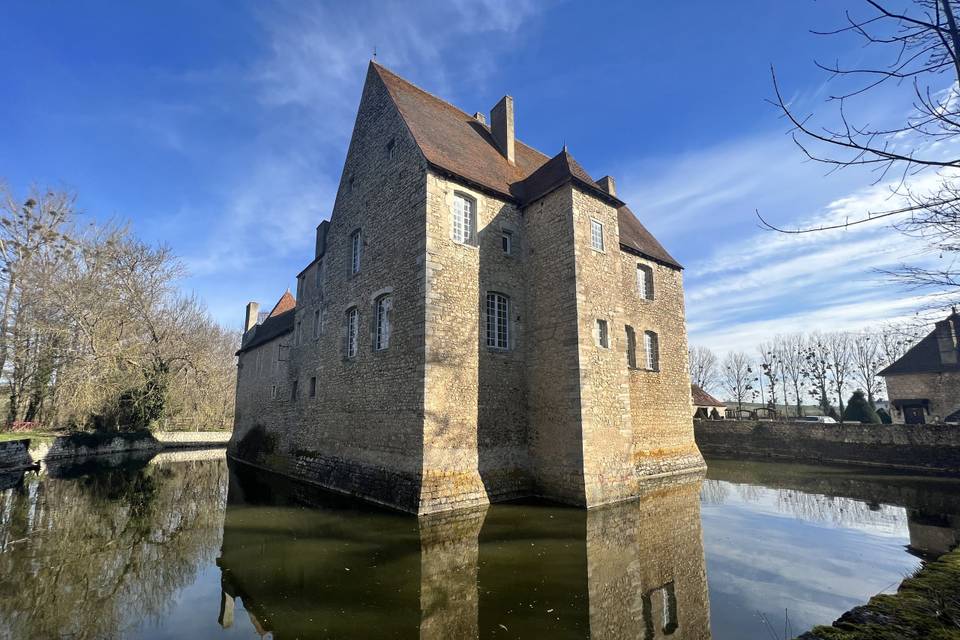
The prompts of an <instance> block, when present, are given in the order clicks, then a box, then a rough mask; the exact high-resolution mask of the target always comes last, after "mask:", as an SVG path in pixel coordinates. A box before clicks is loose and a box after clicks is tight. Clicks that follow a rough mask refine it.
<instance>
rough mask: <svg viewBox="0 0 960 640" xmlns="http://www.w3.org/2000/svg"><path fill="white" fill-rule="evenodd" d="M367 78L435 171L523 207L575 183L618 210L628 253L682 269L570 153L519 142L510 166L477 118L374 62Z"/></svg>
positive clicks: (621, 239)
mask: <svg viewBox="0 0 960 640" xmlns="http://www.w3.org/2000/svg"><path fill="white" fill-rule="evenodd" d="M368 75H375V76H376V77H378V78H379V79H380V80H381V81H382V82H383V84H384V86H385V87H386V89H387V92H388V93H389V94H390V97H391V98H392V99H393V102H394V104H395V105H396V106H397V110H398V111H399V112H400V115H401V117H402V118H403V120H404V122H405V123H406V125H407V128H409V130H410V133H411V134H412V135H413V138H414V140H415V141H416V143H417V145H418V146H419V147H420V150H421V152H422V153H423V155H424V158H425V159H426V160H427V162H428V163H430V165H431V166H433V167H434V168H436V169H439V170H441V171H445V172H449V173H451V174H453V175H455V176H458V177H460V178H461V179H464V180H466V181H467V182H470V183H473V184H476V185H478V186H479V187H481V188H484V189H487V190H490V191H493V192H494V193H496V194H499V195H501V196H505V197H506V198H508V199H511V200H514V201H516V202H518V203H520V204H521V205H522V204H524V203H527V202H530V201H532V200H533V199H536V198H539V197H542V196H544V195H546V194H547V193H549V192H550V191H551V190H553V189H556V188H558V187H559V186H561V185H563V184H566V183H567V182H570V181H573V182H575V183H576V184H577V185H578V186H580V187H581V188H583V189H586V190H588V191H590V192H592V193H593V194H594V195H597V196H598V197H601V198H603V199H605V200H608V201H609V202H611V203H612V204H613V205H614V206H616V207H617V216H618V219H619V223H620V244H621V245H622V246H623V247H624V248H626V249H627V250H629V251H632V252H634V253H638V254H640V255H642V256H646V257H649V258H651V259H653V260H655V261H657V262H661V263H663V264H666V265H667V266H670V267H673V268H677V269H682V268H683V267H681V266H680V264H679V263H678V262H677V261H676V260H674V258H673V257H672V256H671V255H670V254H669V253H668V252H667V250H666V249H664V248H663V245H661V244H660V243H659V242H657V240H656V239H655V238H654V237H653V235H652V234H651V233H650V232H649V231H647V229H646V227H644V226H643V225H642V224H641V223H640V221H639V220H638V219H637V218H636V216H634V215H633V212H632V211H630V209H629V208H627V206H626V205H624V204H623V202H621V201H620V200H618V199H617V198H615V197H613V196H611V195H609V194H607V193H606V192H605V191H603V190H602V189H600V188H599V187H598V186H597V185H596V183H595V182H594V180H593V178H591V177H590V175H589V174H588V173H587V172H586V171H584V170H583V167H581V166H580V165H579V164H578V163H577V162H576V160H574V159H573V157H572V156H571V155H570V154H569V153H568V152H567V150H566V148H564V149H563V151H561V152H560V153H559V154H557V155H556V156H554V157H553V158H548V157H547V156H546V155H544V154H543V153H541V152H539V151H537V150H536V149H533V148H532V147H529V146H527V145H525V144H524V143H522V142H520V141H519V140H517V141H516V143H515V149H516V158H515V160H516V163H515V164H510V163H509V162H508V161H507V159H506V158H505V157H504V156H503V154H502V153H501V152H500V150H499V148H498V147H497V145H496V143H495V142H494V140H493V137H492V136H491V134H490V127H488V126H487V125H485V124H483V123H481V122H479V121H478V120H477V119H476V118H474V117H473V116H471V115H469V114H468V113H466V112H465V111H461V110H460V109H457V108H456V107H454V106H453V105H452V104H450V103H448V102H445V101H443V100H441V99H440V98H438V97H436V96H434V95H432V94H430V93H428V92H426V91H424V90H423V89H421V88H419V87H417V86H415V85H413V84H411V83H410V82H408V81H406V80H404V79H403V78H401V77H400V76H398V75H396V74H394V73H393V72H391V71H388V70H387V69H385V68H384V67H382V66H380V65H379V64H377V63H375V62H371V63H370V71H369V72H368ZM368 80H369V78H368Z"/></svg>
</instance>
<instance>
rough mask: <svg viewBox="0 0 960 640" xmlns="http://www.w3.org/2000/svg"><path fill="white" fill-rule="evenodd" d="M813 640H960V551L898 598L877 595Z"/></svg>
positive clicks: (907, 583) (917, 577)
mask: <svg viewBox="0 0 960 640" xmlns="http://www.w3.org/2000/svg"><path fill="white" fill-rule="evenodd" d="M801 638H809V639H810V640H814V639H817V640H914V639H916V640H960V549H956V550H954V551H951V552H950V553H948V554H946V555H944V556H942V557H941V558H940V559H939V560H937V561H936V562H931V563H930V564H927V565H925V566H924V567H922V568H921V569H919V570H918V571H917V572H916V573H915V574H914V575H913V576H911V577H910V578H907V579H906V580H904V581H903V583H902V584H901V585H900V589H899V590H898V591H897V593H895V594H881V595H878V596H874V597H873V598H871V599H870V602H868V603H867V604H866V605H864V606H862V607H857V608H856V609H853V610H851V611H849V612H848V613H846V614H844V615H843V616H842V617H841V618H840V619H839V620H837V621H836V622H834V623H833V626H831V627H815V628H814V629H812V630H811V631H810V632H808V633H807V634H805V635H803V636H801Z"/></svg>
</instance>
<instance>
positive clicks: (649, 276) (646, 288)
mask: <svg viewBox="0 0 960 640" xmlns="http://www.w3.org/2000/svg"><path fill="white" fill-rule="evenodd" d="M640 274H643V276H642V279H641V275H640ZM637 294H638V295H639V296H640V299H641V300H647V301H652V300H653V299H654V297H655V296H656V287H655V285H654V269H653V267H651V266H650V265H648V264H644V263H643V262H638V263H637Z"/></svg>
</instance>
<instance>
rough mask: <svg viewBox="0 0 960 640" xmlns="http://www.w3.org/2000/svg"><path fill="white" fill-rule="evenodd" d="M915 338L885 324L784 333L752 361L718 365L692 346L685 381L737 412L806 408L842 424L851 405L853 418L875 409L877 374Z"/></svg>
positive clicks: (797, 412)
mask: <svg viewBox="0 0 960 640" xmlns="http://www.w3.org/2000/svg"><path fill="white" fill-rule="evenodd" d="M919 331H920V328H919V327H917V326H916V325H913V324H887V325H884V326H880V327H875V328H869V329H865V330H863V331H856V332H849V331H831V332H823V333H822V332H818V331H815V332H812V333H790V334H783V335H777V336H775V337H773V338H772V339H770V340H766V341H762V342H759V343H758V344H757V346H756V349H755V351H754V353H753V354H751V353H748V352H745V351H731V352H728V353H727V354H726V355H725V356H724V357H723V358H722V359H720V358H719V357H717V355H716V354H715V353H713V352H712V351H711V350H710V349H708V348H706V347H703V346H692V347H691V348H690V378H691V381H692V382H693V383H694V384H696V385H698V386H700V387H701V388H702V389H704V390H705V391H707V392H709V393H722V394H724V396H725V398H726V399H727V400H728V401H731V402H735V403H736V404H737V408H738V409H740V410H742V409H743V404H744V403H748V402H751V403H755V402H761V403H762V404H764V405H766V406H768V407H771V408H774V409H778V407H781V406H782V407H783V408H784V410H783V412H784V413H787V414H789V413H792V414H793V415H794V416H803V415H804V405H808V404H811V403H812V404H815V405H817V406H818V407H819V409H820V411H821V412H822V413H823V414H824V415H831V416H834V417H836V418H838V419H842V418H843V417H844V414H845V412H847V413H849V412H848V411H847V405H848V403H850V402H853V403H855V404H857V405H858V406H857V411H860V410H863V407H862V406H861V405H864V406H867V407H870V410H871V411H872V410H875V409H876V401H877V400H878V399H880V396H881V395H882V394H883V393H884V392H885V390H884V387H883V378H881V377H880V376H879V375H878V374H879V373H880V371H882V370H883V369H884V368H885V367H887V366H889V365H890V364H892V363H893V362H894V361H895V360H897V359H899V358H900V357H901V356H902V355H903V354H904V353H906V352H907V350H908V349H909V348H910V347H911V346H913V345H914V344H915V343H916V342H917V340H918V339H919V338H920V337H921V336H920V335H919ZM851 394H852V395H851ZM778 410H779V409H778Z"/></svg>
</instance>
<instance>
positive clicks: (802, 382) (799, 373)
mask: <svg viewBox="0 0 960 640" xmlns="http://www.w3.org/2000/svg"><path fill="white" fill-rule="evenodd" d="M774 342H775V343H776V345H777V356H778V357H779V359H780V369H781V372H782V375H783V376H784V379H785V380H787V382H788V383H789V385H790V389H791V390H792V391H793V398H794V400H795V401H796V408H797V416H798V417H799V416H802V415H803V390H804V388H805V386H806V377H807V376H806V364H807V357H806V355H807V349H806V340H805V338H804V337H803V334H800V333H791V334H789V335H785V336H777V338H776V339H775V340H774ZM784 397H785V398H786V391H784Z"/></svg>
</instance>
